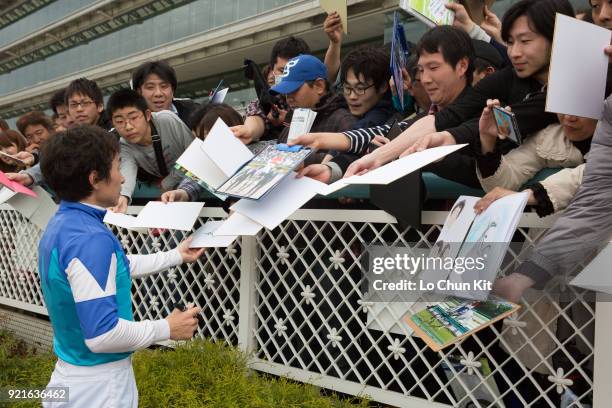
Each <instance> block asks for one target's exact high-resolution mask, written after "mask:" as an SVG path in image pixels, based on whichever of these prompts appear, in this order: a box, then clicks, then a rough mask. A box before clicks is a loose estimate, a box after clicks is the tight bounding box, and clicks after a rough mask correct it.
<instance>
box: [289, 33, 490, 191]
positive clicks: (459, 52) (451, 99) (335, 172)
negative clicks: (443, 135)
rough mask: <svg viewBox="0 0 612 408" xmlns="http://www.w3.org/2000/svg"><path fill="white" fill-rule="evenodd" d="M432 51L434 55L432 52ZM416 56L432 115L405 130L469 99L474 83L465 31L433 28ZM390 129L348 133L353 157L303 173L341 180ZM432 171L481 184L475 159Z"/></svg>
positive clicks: (461, 158)
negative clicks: (371, 144) (357, 159)
mask: <svg viewBox="0 0 612 408" xmlns="http://www.w3.org/2000/svg"><path fill="white" fill-rule="evenodd" d="M433 50H435V52H431V51H433ZM417 55H418V57H419V61H418V62H419V67H420V68H419V69H420V73H419V81H420V84H421V85H422V86H423V88H424V89H425V92H427V95H428V96H429V99H430V100H431V103H432V105H431V107H430V109H429V112H422V113H419V114H417V115H416V116H415V117H413V118H411V119H409V120H406V121H403V122H401V123H400V124H399V125H400V127H401V128H402V129H406V128H408V127H409V126H410V125H412V124H413V123H415V122H416V121H417V120H419V119H420V118H422V117H425V116H427V115H428V114H429V115H433V114H434V113H435V112H438V111H442V110H444V109H446V107H447V106H449V105H451V104H453V103H456V102H457V101H460V100H462V99H464V98H468V97H470V95H471V93H472V92H473V89H472V86H471V83H472V76H473V73H474V48H473V45H472V41H471V40H470V38H469V36H468V35H467V34H466V33H465V32H463V31H461V30H459V29H457V28H454V27H451V26H440V27H436V28H433V29H432V30H430V31H428V32H427V33H426V34H425V35H424V36H423V38H421V40H420V41H419V44H418V45H417ZM389 129H390V126H389V125H382V126H375V127H372V128H370V129H367V131H370V130H371V133H368V132H367V131H366V129H362V130H348V131H345V132H344V133H343V135H346V137H347V138H348V139H350V140H351V150H350V154H341V155H339V156H338V157H336V158H334V159H333V160H331V161H330V162H327V163H325V164H324V165H313V166H308V167H306V168H305V169H304V170H303V171H302V172H301V173H300V174H302V175H306V176H308V177H312V178H315V179H317V180H319V181H322V182H327V183H328V182H331V181H334V180H337V179H339V178H340V177H342V173H343V172H344V171H345V170H346V168H347V167H348V165H349V164H350V163H351V162H352V161H353V160H355V158H356V155H357V154H363V153H365V151H366V149H367V147H368V144H369V142H370V140H371V138H373V135H375V134H386V133H387V132H388V130H389ZM308 136H310V135H304V136H303V137H301V138H298V139H297V140H296V142H297V143H300V144H301V143H305V144H308V142H307V141H305V140H304V139H306V138H308ZM317 137H318V136H317ZM315 147H317V146H315ZM341 148H342V146H339V149H338V150H347V149H341ZM429 170H430V171H434V172H436V173H437V174H439V175H440V176H442V177H447V178H451V179H454V180H456V181H460V182H463V183H464V184H467V185H477V184H478V179H477V177H476V172H475V171H474V163H473V159H472V158H471V157H466V155H464V154H462V153H460V152H457V153H456V154H453V155H451V156H449V159H448V160H444V161H443V162H441V163H440V164H436V165H435V168H431V169H429Z"/></svg>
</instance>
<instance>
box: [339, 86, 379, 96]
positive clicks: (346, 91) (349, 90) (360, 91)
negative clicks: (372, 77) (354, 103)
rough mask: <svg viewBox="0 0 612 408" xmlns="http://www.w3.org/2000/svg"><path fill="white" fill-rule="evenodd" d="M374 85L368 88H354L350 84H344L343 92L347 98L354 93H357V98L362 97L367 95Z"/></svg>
mask: <svg viewBox="0 0 612 408" xmlns="http://www.w3.org/2000/svg"><path fill="white" fill-rule="evenodd" d="M373 86H374V84H372V85H368V86H356V87H352V86H350V85H348V84H343V85H342V92H344V95H346V96H350V95H351V93H352V92H355V95H357V96H361V95H365V93H366V91H367V90H368V89H370V88H371V87H373Z"/></svg>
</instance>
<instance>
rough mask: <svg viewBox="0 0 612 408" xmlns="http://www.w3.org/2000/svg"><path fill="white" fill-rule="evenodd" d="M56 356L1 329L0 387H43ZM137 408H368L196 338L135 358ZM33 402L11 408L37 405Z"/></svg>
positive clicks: (136, 355)
mask: <svg viewBox="0 0 612 408" xmlns="http://www.w3.org/2000/svg"><path fill="white" fill-rule="evenodd" d="M54 364H55V357H54V356H53V355H52V354H51V353H35V352H34V350H32V349H30V348H28V347H27V346H26V345H25V344H24V343H23V342H21V341H18V340H16V339H15V338H14V337H13V336H11V335H9V334H8V333H7V332H3V331H1V330H0V387H17V386H18V387H26V386H27V387H44V386H45V385H46V384H47V382H48V381H49V378H50V376H51V372H52V371H53V365H54ZM133 366H134V372H135V374H136V383H137V384H138V392H139V394H140V397H139V398H140V404H139V405H140V407H164V408H166V407H181V408H191V407H194V408H195V407H197V408H201V407H215V408H216V407H220V408H221V407H228V408H234V407H235V408H239V407H240V408H243V407H253V408H259V407H261V408H264V407H271V408H272V407H273V408H280V407H283V408H285V407H287V408H292V407H312V408H317V407H321V408H324V407H346V408H348V407H351V408H354V407H367V406H368V405H369V404H368V402H367V401H361V400H360V401H357V400H355V401H347V400H340V399H338V398H336V397H331V398H328V397H322V396H321V395H320V393H319V389H318V388H316V387H313V386H310V385H304V384H300V383H296V382H292V381H289V380H287V379H284V378H276V377H269V376H265V375H259V374H255V373H253V372H252V371H249V370H247V368H246V358H245V356H244V355H243V354H242V353H241V352H239V351H238V350H237V349H235V348H234V347H229V346H227V345H225V344H223V343H213V342H210V341H206V340H194V341H191V342H188V343H186V344H185V345H182V346H180V347H177V348H176V349H175V350H173V351H168V350H143V351H139V352H137V353H135V354H134V361H133ZM36 406H39V405H38V404H36V403H34V402H23V403H19V404H12V405H11V407H36Z"/></svg>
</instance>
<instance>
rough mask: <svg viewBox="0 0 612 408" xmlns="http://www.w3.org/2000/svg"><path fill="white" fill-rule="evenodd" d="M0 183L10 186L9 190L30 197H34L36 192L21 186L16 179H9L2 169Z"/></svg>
mask: <svg viewBox="0 0 612 408" xmlns="http://www.w3.org/2000/svg"><path fill="white" fill-rule="evenodd" d="M0 184H2V185H4V186H6V187H8V188H10V189H11V190H13V191H14V192H16V193H21V194H25V195H28V196H30V197H36V193H35V192H34V191H32V190H30V189H29V188H27V187H25V186H22V185H21V184H19V183H18V182H16V181H13V180H11V179H9V178H8V177H7V176H6V174H5V173H4V172H2V171H0Z"/></svg>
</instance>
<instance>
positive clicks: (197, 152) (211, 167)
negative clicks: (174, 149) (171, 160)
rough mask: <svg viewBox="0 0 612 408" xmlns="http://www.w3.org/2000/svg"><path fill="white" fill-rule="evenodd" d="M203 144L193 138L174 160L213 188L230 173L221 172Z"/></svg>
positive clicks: (221, 182) (222, 181)
mask: <svg viewBox="0 0 612 408" xmlns="http://www.w3.org/2000/svg"><path fill="white" fill-rule="evenodd" d="M203 144H204V142H203V141H202V140H200V139H194V140H193V142H191V144H190V145H189V147H187V149H186V150H185V151H184V152H183V154H182V155H181V156H180V157H179V158H178V159H177V160H176V162H177V163H178V164H179V165H180V166H182V167H184V168H185V169H186V170H188V171H189V172H191V173H193V175H195V176H196V177H197V178H199V179H200V180H202V181H203V182H205V183H206V184H208V185H209V186H211V187H212V188H213V189H217V188H218V187H220V186H221V184H223V183H224V182H225V181H226V180H227V178H228V177H230V176H231V174H225V173H223V171H222V170H221V168H219V167H218V166H217V165H216V164H215V162H214V161H213V160H212V159H211V158H210V157H209V156H208V155H207V154H206V153H205V151H204V147H203Z"/></svg>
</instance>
